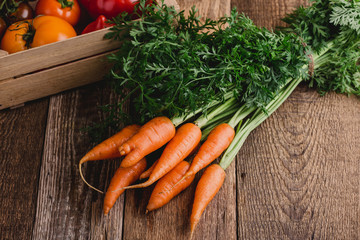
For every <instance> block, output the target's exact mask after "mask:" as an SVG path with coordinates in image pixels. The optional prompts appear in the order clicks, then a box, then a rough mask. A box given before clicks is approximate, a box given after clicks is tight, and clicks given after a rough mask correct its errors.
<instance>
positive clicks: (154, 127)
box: [119, 117, 175, 167]
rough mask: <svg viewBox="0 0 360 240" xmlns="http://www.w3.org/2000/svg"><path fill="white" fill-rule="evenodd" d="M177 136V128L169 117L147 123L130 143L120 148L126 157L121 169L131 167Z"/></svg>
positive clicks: (154, 119) (122, 154) (157, 118)
mask: <svg viewBox="0 0 360 240" xmlns="http://www.w3.org/2000/svg"><path fill="white" fill-rule="evenodd" d="M174 135H175V127H174V124H173V123H172V122H171V120H170V119H168V118H167V117H156V118H153V119H152V120H150V121H149V122H147V123H146V124H145V125H144V126H142V127H141V128H140V130H139V131H138V132H137V133H136V134H135V135H134V136H132V137H131V138H130V139H129V140H128V141H126V142H125V143H124V144H122V145H121V146H120V147H119V152H120V155H121V156H124V155H126V157H125V158H124V160H123V161H122V162H121V165H120V166H121V167H130V166H132V165H134V164H135V163H137V162H138V161H140V159H142V158H144V157H145V156H146V155H148V154H149V153H151V152H153V151H155V150H157V149H159V148H161V147H162V146H163V145H165V144H166V143H167V142H168V141H170V140H171V139H172V138H173V137H174Z"/></svg>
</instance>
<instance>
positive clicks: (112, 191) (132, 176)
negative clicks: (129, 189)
mask: <svg viewBox="0 0 360 240" xmlns="http://www.w3.org/2000/svg"><path fill="white" fill-rule="evenodd" d="M145 168H146V159H145V158H143V159H141V160H140V161H139V162H137V163H136V164H135V165H133V166H131V167H128V168H122V167H119V168H118V170H117V171H116V172H115V175H114V177H113V178H112V179H111V182H110V185H109V187H108V189H107V192H106V194H105V198H104V214H105V215H106V214H108V213H109V211H110V209H111V208H112V207H113V206H114V204H115V202H116V200H117V199H118V198H119V196H120V195H121V194H122V193H123V192H124V191H125V190H123V189H121V188H122V187H126V186H129V185H130V184H132V183H134V182H135V181H136V180H138V179H139V176H140V175H141V173H142V172H143V171H144V170H145Z"/></svg>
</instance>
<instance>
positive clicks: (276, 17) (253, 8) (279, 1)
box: [232, 0, 308, 29]
mask: <svg viewBox="0 0 360 240" xmlns="http://www.w3.org/2000/svg"><path fill="white" fill-rule="evenodd" d="M307 2H308V1H306V0H276V1H264V0H241V1H240V0H232V7H236V8H237V9H238V11H240V12H244V13H245V14H246V15H247V16H248V17H250V18H251V19H252V20H253V21H254V23H255V24H256V25H258V26H261V27H267V28H269V29H271V28H274V27H275V26H284V24H283V23H282V22H281V18H283V17H285V15H286V14H287V13H290V12H291V11H292V10H294V9H295V8H296V7H297V6H300V5H305V4H306V3H307Z"/></svg>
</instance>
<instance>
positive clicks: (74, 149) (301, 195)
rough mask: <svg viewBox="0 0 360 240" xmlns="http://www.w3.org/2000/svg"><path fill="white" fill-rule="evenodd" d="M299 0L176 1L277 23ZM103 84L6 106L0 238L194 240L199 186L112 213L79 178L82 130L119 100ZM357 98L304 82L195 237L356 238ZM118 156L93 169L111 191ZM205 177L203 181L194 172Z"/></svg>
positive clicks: (257, 137) (245, 153)
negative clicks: (154, 206)
mask: <svg viewBox="0 0 360 240" xmlns="http://www.w3.org/2000/svg"><path fill="white" fill-rule="evenodd" d="M303 2H304V1H302V0H300V1H296V0H275V1H266V0H232V1H231V0H222V1H218V0H215V1H209V0H208V1H206V0H203V1H195V0H182V1H180V0H179V4H180V6H181V8H182V9H189V8H190V7H191V6H192V5H193V4H195V5H196V6H197V7H198V8H199V12H200V14H201V15H202V16H208V17H211V18H217V17H219V16H223V15H224V14H229V12H230V9H231V8H233V7H235V6H236V7H237V8H238V9H239V10H240V11H244V12H245V13H246V14H248V15H249V16H250V17H251V18H252V19H254V20H255V22H256V23H257V24H258V25H261V26H266V27H272V26H275V25H278V24H279V23H280V21H279V19H280V18H281V17H283V16H284V15H285V13H286V12H289V11H291V10H292V9H293V8H294V7H295V6H298V5H299V4H301V3H303ZM114 98H115V96H113V95H112V94H111V93H110V91H109V89H108V88H106V87H104V84H103V83H99V84H95V85H91V86H87V87H83V88H80V89H77V90H72V91H68V92H65V93H62V94H58V95H56V96H52V97H50V98H47V99H41V100H38V101H34V102H31V103H28V104H26V106H25V107H22V108H19V109H15V110H4V111H1V112H0V192H1V194H0V238H1V239H41V240H43V239H169V240H170V239H187V238H188V236H189V226H188V225H189V222H188V219H189V215H190V211H191V206H192V198H193V195H194V190H195V185H196V184H195V183H196V181H195V183H194V184H193V185H191V187H190V188H189V189H187V190H186V191H185V192H183V193H182V194H181V195H180V196H178V197H176V198H175V199H174V200H173V201H171V202H170V203H169V204H168V205H166V206H164V207H163V208H162V209H159V210H157V211H155V212H152V213H150V214H148V215H145V206H146V203H147V200H148V198H149V194H150V193H151V188H147V189H145V190H131V191H128V192H126V194H125V195H123V196H122V197H121V198H120V199H119V200H118V202H117V203H116V205H115V207H114V209H112V211H111V213H110V214H109V216H107V217H104V216H103V215H102V214H101V208H102V202H103V196H102V195H100V194H98V193H97V192H94V191H92V190H91V189H89V188H88V187H87V186H85V185H84V184H83V182H82V181H81V180H80V177H79V172H78V169H77V164H78V161H79V159H80V158H81V156H83V155H84V154H85V153H86V152H87V151H88V150H89V149H90V148H91V147H92V145H91V143H90V140H89V137H88V136H87V135H86V134H85V133H83V132H81V131H80V128H81V127H83V126H85V125H86V124H88V123H90V122H91V121H98V120H99V119H101V118H102V114H101V112H100V111H99V110H98V109H97V107H96V106H97V105H99V104H100V105H101V104H105V103H108V102H111V101H114ZM359 144H360V101H359V100H358V99H356V98H355V97H346V96H343V95H336V94H333V93H331V94H328V95H326V96H325V97H320V96H319V95H318V94H317V93H316V92H315V91H314V90H310V89H308V88H307V87H306V86H305V85H301V86H300V87H298V89H297V90H296V91H295V92H294V93H293V94H292V95H291V97H290V98H289V99H288V100H287V101H286V102H285V103H284V104H283V106H281V107H280V109H278V111H276V112H275V113H274V114H273V115H272V116H271V117H270V118H269V119H268V120H266V121H265V122H264V123H263V124H262V125H261V126H260V127H259V128H258V129H256V130H255V131H254V132H253V133H252V134H251V135H250V136H249V138H248V139H247V141H246V143H245V145H244V146H243V148H242V149H241V151H240V152H239V154H238V156H237V159H236V161H234V162H233V163H232V165H231V166H230V167H229V168H228V170H227V177H226V181H225V183H224V185H223V187H222V188H221V190H220V192H219V193H218V195H217V196H216V197H215V199H214V200H213V201H212V202H211V204H210V205H209V206H208V208H207V209H206V211H205V212H204V214H203V216H202V220H201V222H200V224H199V226H198V228H197V230H196V234H195V238H194V239H359V238H360V226H359V219H360V201H359V200H360V195H359V194H360V193H359V190H360V182H359V181H360V178H359V177H360V176H359V174H360V148H359ZM118 164H119V162H118V161H108V162H105V163H92V164H88V165H87V167H86V169H84V172H85V174H86V176H87V179H88V180H89V182H91V183H92V184H94V185H96V186H99V187H100V188H101V189H104V188H105V187H106V186H107V184H108V183H109V179H110V178H111V176H112V174H113V173H114V169H115V168H116V166H118ZM197 179H198V178H197Z"/></svg>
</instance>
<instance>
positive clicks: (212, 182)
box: [190, 164, 225, 239]
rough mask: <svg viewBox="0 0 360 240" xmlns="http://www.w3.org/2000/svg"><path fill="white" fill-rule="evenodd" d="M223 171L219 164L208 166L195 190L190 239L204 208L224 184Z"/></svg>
mask: <svg viewBox="0 0 360 240" xmlns="http://www.w3.org/2000/svg"><path fill="white" fill-rule="evenodd" d="M224 179H225V171H224V169H222V167H220V165H219V164H213V165H210V166H209V167H208V168H207V169H206V170H205V171H204V173H203V175H202V176H201V178H200V180H199V182H198V184H197V186H196V190H195V197H194V204H193V208H192V212H191V217H190V227H191V237H190V239H191V238H192V235H193V233H194V230H195V227H196V225H197V224H198V222H199V220H200V217H201V215H202V213H203V212H204V210H205V208H206V206H207V205H208V204H209V203H210V201H211V200H212V199H213V198H214V197H215V195H216V193H217V192H218V191H219V190H220V188H221V185H222V184H223V183H224Z"/></svg>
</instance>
